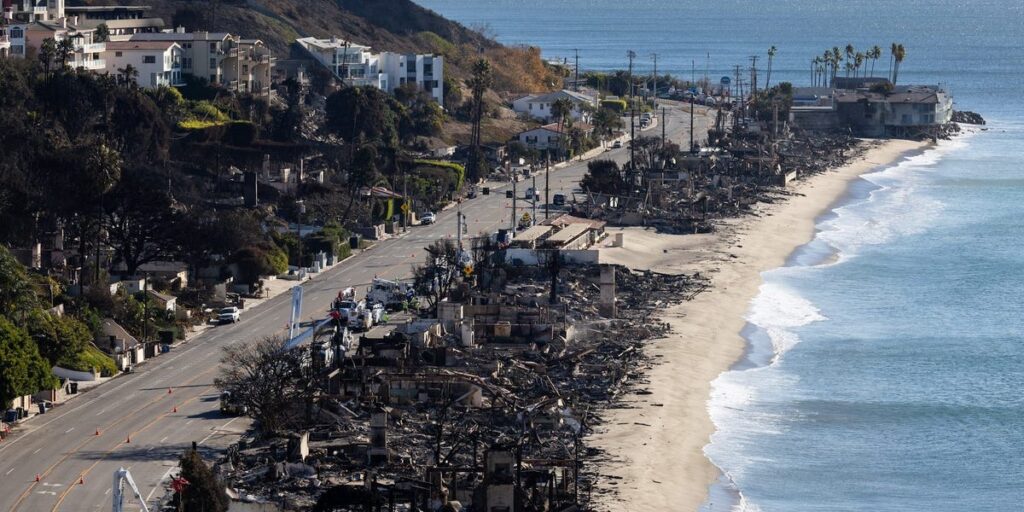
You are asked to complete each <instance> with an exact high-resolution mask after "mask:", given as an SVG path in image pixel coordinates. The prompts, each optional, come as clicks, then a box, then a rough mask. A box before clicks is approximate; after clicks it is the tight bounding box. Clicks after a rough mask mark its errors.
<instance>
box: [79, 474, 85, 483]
mask: <svg viewBox="0 0 1024 512" xmlns="http://www.w3.org/2000/svg"><path fill="white" fill-rule="evenodd" d="M78 485H85V477H84V476H80V477H78Z"/></svg>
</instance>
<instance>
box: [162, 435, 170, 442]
mask: <svg viewBox="0 0 1024 512" xmlns="http://www.w3.org/2000/svg"><path fill="white" fill-rule="evenodd" d="M168 437H171V436H164V438H163V439H161V440H160V444H163V442H164V441H166V440H167V438H168Z"/></svg>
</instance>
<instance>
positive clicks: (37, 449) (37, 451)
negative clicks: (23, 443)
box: [32, 448, 42, 455]
mask: <svg viewBox="0 0 1024 512" xmlns="http://www.w3.org/2000/svg"><path fill="white" fill-rule="evenodd" d="M39 450H42V448H36V451H34V452H32V455H35V454H37V453H39Z"/></svg>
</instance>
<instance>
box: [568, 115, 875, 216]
mask: <svg viewBox="0 0 1024 512" xmlns="http://www.w3.org/2000/svg"><path fill="white" fill-rule="evenodd" d="M724 122H725V116H724V115H720V116H719V122H718V126H719V127H718V128H715V129H711V130H710V131H709V139H708V142H709V144H708V145H707V146H705V147H699V146H697V145H696V144H695V145H694V147H693V150H692V151H680V150H679V148H678V147H677V146H675V145H673V144H662V143H661V142H660V141H657V140H647V141H645V140H643V139H640V140H638V141H637V142H636V145H637V153H639V154H640V155H641V157H638V158H636V159H635V160H634V162H636V164H637V165H636V167H635V168H634V167H632V166H630V164H626V166H625V167H624V168H623V169H622V170H621V171H620V174H619V179H618V180H616V181H614V182H613V183H614V186H609V187H606V188H605V189H598V190H593V189H588V188H584V189H583V190H582V193H580V194H576V196H575V201H574V203H573V205H572V207H573V211H574V213H575V214H576V215H580V216H583V217H589V218H593V219H601V220H604V221H607V222H608V223H609V224H611V225H617V226H651V227H655V228H657V229H658V230H659V231H662V232H667V233H678V234H687V233H704V232H709V231H711V230H712V229H713V224H714V222H715V221H717V220H720V219H725V218H730V217H737V216H741V215H745V214H747V213H749V212H750V211H751V209H752V206H753V205H755V204H756V203H759V202H772V201H774V200H776V199H777V198H778V197H784V196H786V195H787V194H789V192H787V190H786V189H787V186H789V185H791V184H792V182H794V181H795V180H798V179H801V178H804V177H807V176H810V175H813V174H817V173H820V172H823V171H825V170H827V169H829V168H834V167H836V166H838V165H841V164H843V163H844V162H846V161H847V160H849V159H851V158H852V157H854V156H856V155H857V154H858V153H859V152H860V151H862V149H861V148H862V146H860V145H859V142H860V141H859V139H856V138H854V137H852V136H850V135H849V134H844V133H821V132H805V131H801V132H799V133H792V132H790V131H789V130H788V128H787V127H780V129H779V130H777V131H776V130H772V129H771V128H770V126H771V125H770V123H769V124H765V123H757V122H755V121H753V120H746V121H744V122H741V123H735V126H733V127H732V128H731V129H730V130H728V131H726V130H725V129H723V128H722V124H723V123H724ZM606 183H607V182H606Z"/></svg>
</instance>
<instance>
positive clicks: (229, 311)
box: [217, 306, 242, 324]
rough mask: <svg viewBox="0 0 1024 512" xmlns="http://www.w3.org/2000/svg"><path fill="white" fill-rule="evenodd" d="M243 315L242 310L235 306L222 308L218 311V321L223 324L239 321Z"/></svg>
mask: <svg viewBox="0 0 1024 512" xmlns="http://www.w3.org/2000/svg"><path fill="white" fill-rule="evenodd" d="M241 317H242V314H241V312H239V311H238V308H236V307H234V306H229V307H226V308H221V310H220V312H218V313H217V322H218V323H222V324H228V323H230V324H233V323H236V322H238V320H240V319H241Z"/></svg>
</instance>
